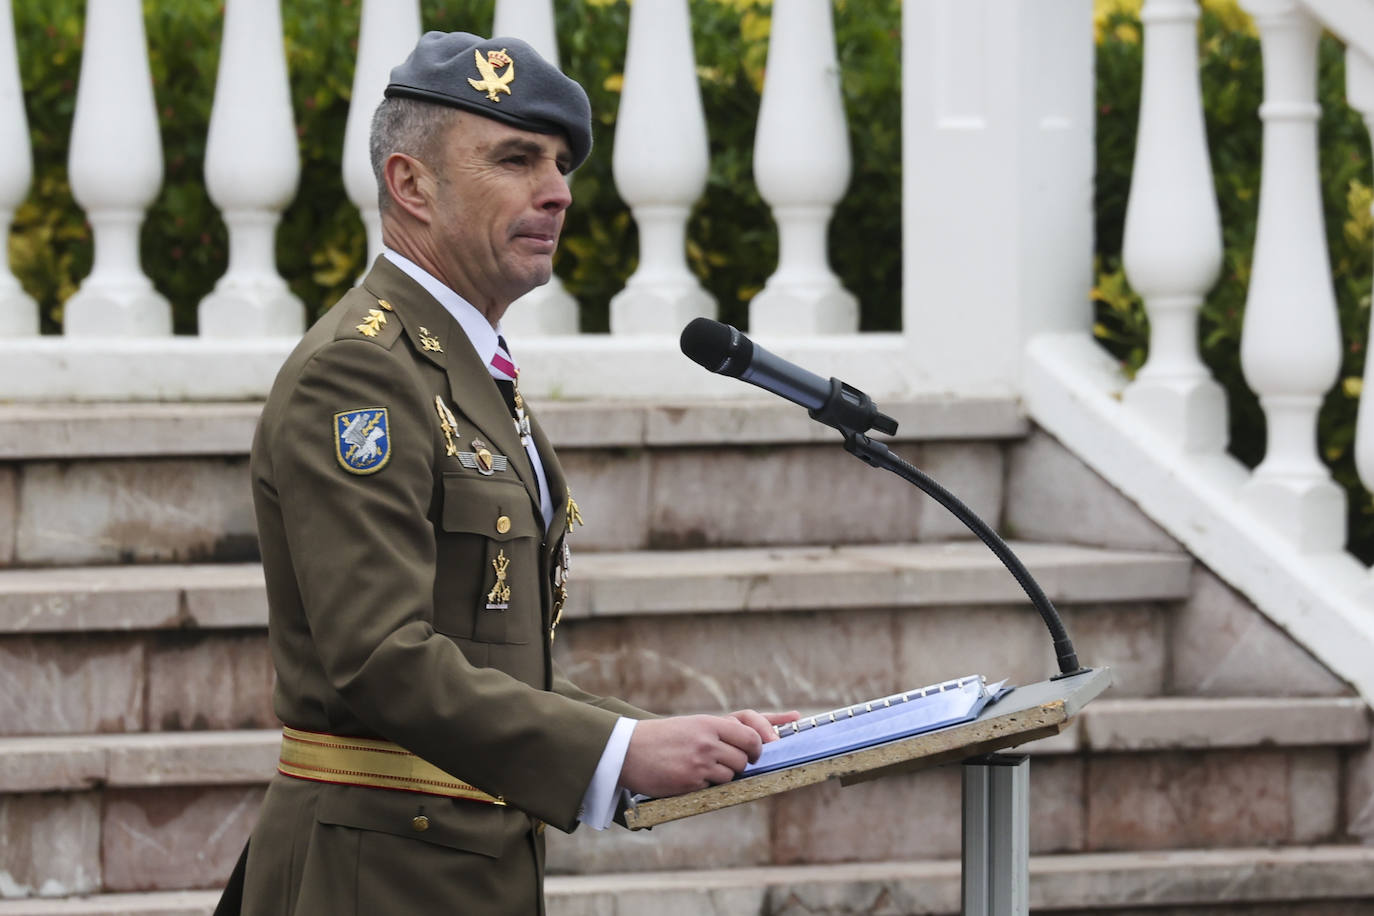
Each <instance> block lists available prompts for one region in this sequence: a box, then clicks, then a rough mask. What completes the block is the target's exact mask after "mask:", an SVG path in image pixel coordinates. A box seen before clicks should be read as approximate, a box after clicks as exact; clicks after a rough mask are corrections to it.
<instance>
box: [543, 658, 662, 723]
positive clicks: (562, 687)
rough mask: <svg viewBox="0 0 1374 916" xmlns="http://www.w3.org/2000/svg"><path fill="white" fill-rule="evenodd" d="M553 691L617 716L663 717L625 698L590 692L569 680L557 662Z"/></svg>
mask: <svg viewBox="0 0 1374 916" xmlns="http://www.w3.org/2000/svg"><path fill="white" fill-rule="evenodd" d="M553 692H554V693H556V694H558V695H559V696H564V697H567V698H568V699H570V700H576V701H577V702H579V703H585V704H586V705H588V706H595V707H596V708H597V709H605V710H609V711H610V712H613V713H615V714H616V715H617V716H624V717H625V718H627V719H658V718H661V717H660V716H659V714H658V713H653V712H648V711H647V710H643V709H640V708H639V707H638V706H634V705H632V704H630V703H626V702H625V701H624V700H618V699H616V698H615V697H602V696H597V695H596V694H594V693H588V692H587V691H585V690H583V689H582V688H581V687H578V686H577V685H576V684H574V683H573V682H572V681H570V680H568V678H567V677H566V676H565V675H564V674H563V672H562V671H560V670H559V669H558V665H557V664H555V665H554V668H553Z"/></svg>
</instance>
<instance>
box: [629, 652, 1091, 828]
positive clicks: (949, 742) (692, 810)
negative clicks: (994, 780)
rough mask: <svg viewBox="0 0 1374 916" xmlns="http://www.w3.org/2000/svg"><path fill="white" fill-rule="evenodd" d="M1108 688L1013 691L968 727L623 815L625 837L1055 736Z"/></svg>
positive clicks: (1044, 684)
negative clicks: (832, 783) (783, 795)
mask: <svg viewBox="0 0 1374 916" xmlns="http://www.w3.org/2000/svg"><path fill="white" fill-rule="evenodd" d="M1111 682H1112V674H1111V669H1110V668H1089V669H1086V670H1084V671H1082V672H1080V673H1078V674H1075V675H1073V676H1071V677H1065V678H1060V679H1058V680H1046V681H1040V682H1038V683H1035V684H1029V685H1027V686H1025V687H1018V688H1016V689H1015V690H1014V691H1012V692H1011V693H1010V694H1009V695H1008V696H1006V697H1004V698H1002V699H1001V700H1000V701H998V702H997V703H994V704H992V705H989V706H988V707H986V708H985V709H984V710H983V712H982V714H981V715H979V716H978V718H976V719H974V720H973V721H971V722H965V723H963V724H960V725H954V726H950V727H948V728H942V729H939V730H937V731H931V732H925V733H923V734H919V735H914V736H912V737H910V738H902V739H899V740H896V741H890V742H887V743H884V744H878V745H874V746H872V747H865V748H862V749H860V750H856V751H851V752H849V753H845V754H840V755H837V756H835V757H826V758H824V759H821V760H815V761H812V762H810V763H803V764H798V765H797V766H793V767H789V768H787V769H783V770H775V771H773V772H769V773H762V774H760V775H758V776H750V777H747V778H743V779H737V780H735V781H734V782H728V783H724V784H722V785H718V786H711V787H709V788H706V789H700V790H698V791H696V792H689V793H687V794H686V795H678V796H674V797H672V798H655V799H650V800H648V801H644V802H640V803H639V804H637V805H634V806H632V807H630V808H629V809H627V810H626V811H625V812H624V816H625V824H626V826H628V827H629V828H631V829H632V830H638V829H642V828H645V827H652V826H654V825H656V824H662V823H665V822H667V821H673V820H678V819H679V818H684V817H691V816H692V815H694V814H704V813H705V812H707V811H714V810H715V809H717V808H727V807H730V806H731V805H738V804H742V803H744V802H748V801H755V800H757V799H760V798H766V797H767V796H769V795H776V794H778V793H780V792H787V791H790V790H792V789H799V788H801V787H802V786H807V785H813V784H815V783H818V782H824V781H825V780H827V779H839V780H840V781H841V782H843V783H844V784H845V785H849V784H851V783H855V782H864V781H867V780H870V779H877V778H880V777H883V776H887V775H891V774H894V773H899V772H909V771H911V770H916V769H924V768H926V767H931V766H937V765H939V764H942V763H949V762H952V761H956V760H964V759H966V758H969V757H976V756H978V755H980V754H989V753H992V752H993V751H998V750H1003V749H1005V748H1009V747H1014V746H1016V745H1018V744H1024V743H1026V742H1027V741H1033V740H1035V739H1037V738H1044V737H1048V736H1049V735H1054V734H1058V733H1059V732H1060V731H1062V730H1063V729H1064V727H1065V726H1066V725H1068V722H1069V719H1071V718H1072V717H1073V716H1075V715H1077V714H1078V712H1079V711H1080V710H1082V708H1083V707H1084V706H1086V705H1087V704H1088V703H1089V702H1090V701H1091V700H1092V699H1093V698H1095V697H1097V696H1098V695H1099V694H1101V693H1102V691H1104V690H1106V689H1107V688H1108V687H1109V686H1110V685H1111Z"/></svg>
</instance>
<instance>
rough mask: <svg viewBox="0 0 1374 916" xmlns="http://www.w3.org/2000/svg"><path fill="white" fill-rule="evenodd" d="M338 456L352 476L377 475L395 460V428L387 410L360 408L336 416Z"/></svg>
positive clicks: (340, 462)
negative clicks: (393, 434)
mask: <svg viewBox="0 0 1374 916" xmlns="http://www.w3.org/2000/svg"><path fill="white" fill-rule="evenodd" d="M334 453H335V455H336V456H337V457H338V459H339V464H340V465H341V466H342V467H343V469H344V470H345V471H348V472H349V473H351V474H375V473H377V472H378V471H380V470H381V469H382V468H383V467H385V466H386V463H387V461H388V460H389V459H390V458H391V428H390V427H389V426H388V425H387V416H386V408H385V407H359V408H358V409H357V410H345V411H344V412H342V413H336V414H334Z"/></svg>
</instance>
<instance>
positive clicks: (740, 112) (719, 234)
mask: <svg viewBox="0 0 1374 916" xmlns="http://www.w3.org/2000/svg"><path fill="white" fill-rule="evenodd" d="M492 5H493V0H440V2H433V0H426V2H424V3H423V4H422V8H423V14H424V26H425V28H435V29H467V30H471V31H478V32H485V31H488V30H489V28H490V23H491V17H492ZM555 5H556V7H557V15H558V33H559V36H560V42H561V47H560V54H561V56H562V59H563V63H564V65H565V67H566V68H567V70H568V71H569V73H570V74H571V75H572V76H573V77H574V78H576V79H577V80H579V81H580V82H581V83H582V84H583V85H584V86H586V87H587V90H588V93H589V94H590V95H591V99H592V106H593V110H594V111H595V113H596V123H595V141H596V145H595V148H594V150H593V153H592V157H591V159H590V160H589V161H588V162H587V164H586V165H584V166H583V167H582V168H581V169H580V170H579V171H578V174H577V178H576V182H575V184H574V188H573V190H574V197H575V200H576V202H575V204H574V206H573V209H572V210H571V211H570V212H569V216H568V223H567V228H566V231H565V235H564V241H563V244H562V245H561V247H560V252H559V256H558V261H557V264H556V268H557V270H558V273H559V274H560V275H561V276H562V277H563V279H564V282H565V283H566V285H567V287H568V289H569V290H570V291H571V292H572V293H573V294H574V295H575V296H577V297H578V299H579V300H580V302H581V303H582V318H581V321H582V327H583V329H584V330H587V331H604V330H606V328H607V326H608V317H607V316H608V306H609V302H610V298H611V296H613V295H614V294H615V293H616V292H617V291H619V290H620V288H621V287H622V286H623V284H624V281H625V278H626V277H627V276H628V275H629V274H630V272H631V271H632V270H633V269H634V267H635V263H636V253H637V235H636V231H635V225H634V222H633V220H631V219H630V216H629V213H628V212H627V210H626V208H625V206H624V204H623V202H621V201H620V200H619V199H618V197H617V196H616V193H615V188H614V183H613V181H612V178H611V148H612V144H613V137H614V125H615V112H616V107H617V101H618V97H617V92H618V89H619V85H620V77H621V66H622V63H623V61H624V55H625V36H626V27H627V23H628V18H629V8H628V5H627V4H626V2H625V0H558V2H557V3H556V4H555ZM770 5H771V4H770V2H769V0H692V4H691V6H692V22H693V30H694V36H693V37H694V40H695V43H696V53H697V60H698V65H699V66H698V70H699V75H700V78H701V79H700V81H701V90H702V96H703V102H704V104H705V108H706V113H707V119H708V124H709V129H710V142H711V171H710V177H709V182H708V186H707V191H706V194H705V196H704V198H703V200H702V201H701V202H700V203H699V204H698V206H697V207H696V209H695V210H694V212H693V215H692V218H691V226H690V230H689V235H690V238H691V242H690V243H689V252H688V259H689V262H690V264H691V266H692V268H693V270H694V271H695V272H696V273H697V275H698V276H699V277H700V278H701V279H702V282H703V283H704V284H705V286H706V288H707V289H708V290H709V291H710V292H711V293H712V294H713V295H714V296H715V297H716V299H717V301H718V302H719V303H720V308H721V317H722V318H723V319H724V320H726V321H730V322H733V323H737V324H745V323H747V319H746V316H747V303H748V300H749V299H750V297H751V296H752V295H753V294H754V293H755V292H756V291H757V290H758V289H759V288H761V287H762V285H763V283H764V281H765V280H766V279H767V277H768V275H769V274H770V273H771V272H772V270H773V268H774V266H775V264H776V259H777V239H776V234H775V230H774V227H773V225H772V220H771V217H770V215H769V213H768V209H767V207H766V206H765V205H764V204H763V202H762V201H761V200H760V199H759V196H758V192H757V190H756V189H755V187H754V184H753V179H752V148H753V133H754V123H755V120H756V117H757V112H758V103H759V89H760V86H761V83H762V75H763V67H764V61H765V56H766V51H767V33H768V12H769V7H770ZM1204 6H1205V8H1206V11H1205V13H1204V15H1203V18H1202V23H1201V26H1200V31H1199V48H1200V52H1201V77H1202V84H1203V92H1204V99H1205V105H1206V114H1207V130H1208V141H1209V144H1210V148H1211V153H1212V160H1213V163H1214V166H1215V172H1216V187H1217V196H1218V199H1219V201H1220V205H1221V216H1222V222H1223V226H1224V240H1225V251H1226V254H1225V268H1224V271H1223V277H1222V279H1221V281H1220V282H1219V283H1218V284H1217V287H1216V288H1215V289H1214V290H1213V291H1212V293H1211V295H1210V296H1209V297H1208V299H1207V303H1206V305H1205V307H1204V309H1203V314H1202V327H1201V333H1200V336H1201V340H1202V350H1203V358H1204V359H1205V360H1206V362H1207V363H1208V365H1210V366H1211V367H1212V369H1213V371H1214V372H1215V373H1216V375H1217V378H1218V379H1220V380H1221V382H1222V384H1223V385H1224V386H1225V387H1226V389H1227V392H1228V395H1229V398H1230V408H1231V443H1232V444H1231V448H1232V451H1233V452H1234V453H1235V454H1236V455H1237V456H1238V457H1240V458H1241V459H1242V460H1243V461H1246V462H1247V463H1249V464H1252V465H1253V464H1254V463H1256V462H1257V461H1258V459H1259V458H1260V457H1261V456H1262V454H1263V449H1264V419H1263V416H1262V414H1261V413H1260V411H1259V409H1258V405H1257V404H1256V401H1255V398H1254V396H1253V395H1252V394H1251V393H1250V391H1249V390H1248V388H1246V386H1245V383H1244V380H1243V378H1242V375H1241V371H1240V363H1239V344H1240V331H1241V319H1242V316H1243V314H1244V303H1245V288H1246V281H1247V277H1248V274H1249V265H1250V252H1251V249H1252V247H1253V240H1254V225H1255V213H1256V207H1257V204H1258V193H1259V166H1260V162H1259V153H1260V123H1259V118H1258V106H1259V102H1260V93H1261V86H1262V65H1261V58H1260V53H1259V43H1258V40H1257V39H1256V37H1255V36H1254V34H1253V28H1252V27H1250V26H1249V22H1248V19H1247V18H1246V17H1245V16H1244V14H1242V13H1240V12H1239V11H1238V8H1237V7H1236V5H1235V3H1234V2H1233V0H1204ZM283 7H284V10H283V15H284V20H285V31H286V50H287V62H288V68H289V72H290V74H291V89H292V97H293V102H294V109H295V117H296V123H297V125H298V126H299V129H300V136H301V157H302V166H303V169H302V175H301V185H300V192H299V193H298V194H297V197H296V200H295V202H294V203H293V204H292V205H291V207H290V208H289V209H288V210H287V212H286V214H285V216H284V219H283V221H282V225H281V229H280V230H279V232H278V236H277V253H278V263H279V265H280V267H281V270H282V273H283V275H284V276H285V277H286V279H287V281H288V282H289V283H290V285H291V288H292V289H293V290H294V291H295V293H296V294H297V295H298V296H300V298H301V299H302V300H303V301H304V302H305V303H306V307H307V309H308V311H309V313H310V314H311V315H314V314H318V313H319V312H320V311H321V310H322V309H323V308H325V307H327V306H328V305H329V304H330V303H331V302H333V301H334V300H335V299H336V298H337V297H338V296H339V295H340V294H341V293H342V292H343V291H344V290H345V289H347V287H348V286H349V285H350V284H351V283H352V281H353V278H355V277H356V276H358V275H359V274H360V273H361V272H362V270H363V269H364V267H365V264H364V260H365V253H366V251H365V250H366V243H365V239H364V235H363V229H362V224H361V222H360V220H359V219H358V217H357V215H356V213H355V212H354V210H353V208H352V205H351V204H350V203H349V202H348V200H347V198H346V196H345V195H344V192H343V185H342V178H341V176H340V164H339V159H340V149H341V146H342V143H343V130H344V121H345V117H346V115H347V107H348V97H349V92H350V88H351V83H352V64H353V59H354V54H355V50H356V45H357V28H358V2H357V0H286V2H285V3H284V4H283ZM1138 8H1139V4H1138V2H1132V0H1098V17H1099V25H1100V34H1099V41H1098V61H1097V104H1098V111H1097V118H1098V121H1097V195H1096V209H1097V213H1096V227H1097V232H1096V255H1097V259H1098V260H1097V263H1098V282H1097V285H1096V288H1095V290H1094V296H1095V299H1096V300H1097V321H1098V323H1097V332H1098V336H1099V337H1100V339H1101V340H1102V341H1103V343H1104V345H1106V346H1107V347H1108V348H1109V349H1110V350H1112V352H1113V353H1115V354H1116V355H1118V356H1119V357H1120V358H1121V360H1122V364H1123V367H1124V368H1125V369H1126V370H1127V371H1128V372H1133V371H1135V369H1137V368H1138V367H1139V366H1140V364H1141V362H1142V361H1143V357H1144V353H1145V351H1146V345H1147V334H1148V322H1147V320H1146V318H1145V315H1144V312H1143V309H1142V308H1141V306H1140V302H1139V300H1138V298H1137V297H1136V296H1135V295H1134V294H1133V293H1132V292H1131V290H1130V288H1129V286H1128V284H1126V282H1125V278H1124V276H1123V274H1122V271H1121V266H1120V251H1121V230H1122V225H1123V221H1124V213H1125V202H1126V196H1127V193H1128V191H1129V187H1130V169H1131V164H1132V159H1133V156H1134V149H1135V129H1136V121H1137V117H1138V113H1139V110H1138V106H1139V94H1140V63H1141V45H1140V23H1139V20H1138V16H1137V12H1138ZM144 13H145V23H146V27H147V32H148V44H149V50H150V56H151V63H152V70H153V80H154V88H155V92H156V97H157V105H158V112H159V119H160V123H161V127H162V142H163V147H164V152H165V156H166V161H167V171H166V181H165V184H164V187H163V190H162V192H161V194H160V195H159V197H158V199H157V201H156V202H155V203H154V205H153V207H152V209H151V210H150V212H149V214H148V219H147V222H146V223H145V225H144V229H143V239H142V241H143V264H144V267H145V269H146V270H147V271H148V273H149V274H150V275H151V276H152V278H153V281H154V283H155V284H156V285H157V287H158V288H159V289H160V290H162V291H163V292H164V293H165V294H166V295H167V296H168V297H169V298H170V299H171V301H172V303H173V308H174V313H175V326H176V329H177V331H178V332H182V333H188V332H191V331H192V330H193V328H194V324H195V310H196V304H197V303H198V302H199V300H200V298H201V297H202V296H203V295H205V294H206V293H207V292H209V290H210V289H211V288H212V287H213V286H214V283H215V281H216V280H217V279H218V278H219V276H220V275H221V274H222V273H223V271H224V268H225V263H226V251H225V244H226V237H225V230H224V226H223V223H222V222H221V220H220V218H219V215H218V213H217V212H216V210H215V208H214V207H213V206H212V205H211V203H210V201H209V199H208V198H207V197H206V194H205V190H204V187H203V183H202V176H201V164H202V162H203V159H204V143H205V132H206V126H207V124H208V120H209V113H210V103H211V93H212V89H213V85H214V77H215V70H216V66H217V63H218V56H219V37H220V36H219V33H220V24H221V20H222V17H223V10H222V7H221V5H220V4H219V3H217V2H209V0H178V2H176V3H171V2H153V0H148V2H145V3H144ZM14 15H15V20H16V28H17V32H18V40H19V53H20V68H21V73H22V79H23V85H24V93H25V100H26V103H27V108H28V115H29V120H30V126H31V128H32V133H33V142H34V156H35V164H36V173H35V181H34V187H33V192H32V194H31V196H30V198H29V200H28V201H27V202H26V203H25V204H24V205H23V207H22V208H21V209H20V211H19V213H18V214H17V218H16V223H15V232H14V234H13V236H12V238H11V241H10V254H11V263H12V265H13V268H14V270H15V273H16V274H17V275H18V276H19V277H20V279H21V281H22V282H23V284H24V286H25V288H26V289H28V290H29V292H30V293H31V294H32V295H33V296H35V298H37V299H38V300H39V302H40V304H41V308H42V319H43V326H44V330H46V331H49V332H52V331H55V330H57V328H58V327H59V325H60V321H61V309H62V302H63V301H65V299H66V298H67V297H68V296H69V295H70V294H71V293H72V292H73V291H74V290H75V288H76V286H77V284H78V283H79V282H80V280H81V278H82V277H84V276H85V275H86V274H87V273H88V272H89V270H90V263H91V242H90V232H89V229H88V228H87V226H86V224H85V222H84V219H83V217H82V214H81V213H80V211H79V210H78V209H77V208H76V206H75V205H74V203H73V202H72V200H71V193H70V189H69V187H68V185H67V176H66V158H67V138H68V136H69V134H70V130H71V118H72V108H73V103H74V99H75V86H76V81H77V76H78V73H79V67H80V57H81V30H82V22H83V18H84V3H83V2H81V0H14ZM899 20H900V0H836V14H835V26H836V37H837V42H838V54H839V59H840V66H841V67H842V68H843V71H844V73H845V79H844V81H843V86H844V92H845V105H846V108H847V111H848V115H849V121H850V132H851V138H850V145H851V149H852V151H853V156H854V177H853V180H852V181H851V185H850V191H849V194H848V195H847V197H846V198H845V200H844V201H843V203H842V204H841V205H840V207H839V208H838V211H837V213H836V218H835V220H834V221H833V223H832V229H831V234H830V240H831V246H832V247H831V252H832V261H833V264H834V266H835V269H836V271H837V272H838V273H839V274H840V276H841V279H842V281H843V282H844V284H845V285H846V287H848V288H849V289H850V290H852V291H854V292H855V294H856V295H858V296H859V297H860V304H861V314H862V320H861V323H862V327H863V328H864V329H865V330H891V329H896V328H897V327H899V325H900V293H901V261H900V258H901V251H900V245H898V244H895V243H894V242H893V240H894V239H897V238H899V237H900V230H901V213H900V201H901V183H900V174H901V173H900V165H901V137H900V123H901V118H900V104H899V84H900V79H899V74H900V67H899V60H900V42H899V36H898V28H899ZM1320 87H1321V96H1322V101H1323V107H1322V112H1323V113H1322V120H1321V149H1322V165H1323V171H1322V182H1323V195H1324V201H1325V207H1326V221H1327V229H1328V241H1329V244H1330V251H1331V260H1332V264H1333V269H1334V274H1335V280H1336V293H1337V297H1338V300H1339V303H1340V310H1341V322H1342V325H1343V327H1344V330H1345V340H1346V343H1347V345H1348V350H1347V353H1346V357H1345V365H1344V367H1343V369H1342V377H1343V382H1342V384H1340V385H1338V386H1336V388H1335V389H1334V390H1333V391H1332V393H1331V395H1330V396H1329V397H1328V399H1327V402H1326V405H1325V408H1324V410H1323V411H1322V416H1321V425H1322V442H1323V444H1324V448H1325V450H1326V453H1325V458H1326V460H1327V461H1328V462H1329V463H1330V464H1331V466H1332V468H1333V470H1334V472H1335V474H1336V476H1337V478H1338V479H1339V480H1340V481H1341V483H1342V484H1343V485H1344V486H1346V488H1347V489H1348V490H1349V492H1350V494H1351V500H1350V506H1351V531H1352V546H1353V548H1354V549H1355V551H1356V552H1357V553H1359V554H1360V555H1361V556H1362V557H1364V558H1365V559H1366V560H1374V506H1372V505H1371V502H1370V497H1369V494H1368V493H1366V492H1365V491H1364V489H1363V488H1362V487H1361V486H1360V485H1359V481H1358V479H1357V478H1356V475H1355V471H1354V466H1353V456H1352V452H1353V438H1354V419H1355V408H1356V404H1357V400H1358V395H1359V375H1360V373H1361V370H1362V365H1363V360H1364V352H1363V351H1364V346H1365V336H1366V332H1367V327H1368V321H1369V302H1370V299H1369V297H1370V286H1371V269H1372V267H1374V265H1371V254H1370V252H1371V245H1372V244H1374V231H1372V230H1371V223H1370V219H1369V201H1370V196H1371V191H1370V185H1371V180H1370V177H1369V146H1368V138H1367V136H1366V133H1365V130H1364V127H1363V125H1362V124H1361V122H1360V119H1359V117H1358V115H1357V114H1356V113H1355V112H1353V111H1352V110H1351V109H1350V108H1349V107H1348V106H1346V104H1345V101H1344V57H1343V53H1342V49H1341V48H1340V46H1339V44H1338V43H1337V42H1335V41H1334V40H1333V39H1331V38H1330V37H1327V38H1324V39H1323V41H1322V48H1321V77H1320ZM841 227H842V228H841Z"/></svg>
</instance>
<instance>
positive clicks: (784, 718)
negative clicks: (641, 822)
mask: <svg viewBox="0 0 1374 916" xmlns="http://www.w3.org/2000/svg"><path fill="white" fill-rule="evenodd" d="M796 718H797V714H796V713H774V714H771V715H768V716H765V715H763V714H761V713H757V712H754V711H753V710H745V711H743V712H737V713H734V714H733V715H730V716H675V717H673V718H669V719H644V720H642V721H640V722H638V723H636V724H635V730H634V734H633V735H632V736H631V737H630V747H629V750H627V751H626V752H625V763H624V765H623V766H622V767H621V769H620V784H621V785H622V786H624V787H625V788H627V789H629V790H630V791H631V792H635V793H637V794H640V795H648V796H650V797H652V798H663V797H665V796H668V795H681V794H682V793H683V792H691V791H693V790H696V789H704V788H706V787H707V786H711V785H717V784H719V783H723V782H729V781H730V780H731V779H734V778H735V774H736V773H738V772H739V771H740V770H743V769H744V768H745V766H747V765H748V764H750V763H752V762H753V761H755V760H757V759H758V758H759V751H760V750H762V749H763V744H764V742H765V741H773V740H776V739H777V733H776V732H774V731H773V726H774V725H781V724H783V723H785V722H791V721H793V720H794V719H796Z"/></svg>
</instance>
